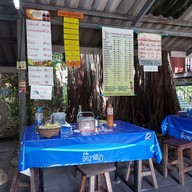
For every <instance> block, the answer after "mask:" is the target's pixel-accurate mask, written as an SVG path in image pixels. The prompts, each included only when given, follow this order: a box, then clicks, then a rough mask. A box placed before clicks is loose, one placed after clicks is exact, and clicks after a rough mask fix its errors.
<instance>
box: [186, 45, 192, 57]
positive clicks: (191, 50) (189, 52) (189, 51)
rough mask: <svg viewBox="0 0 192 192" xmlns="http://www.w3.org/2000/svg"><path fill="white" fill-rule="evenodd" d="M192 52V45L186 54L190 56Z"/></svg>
mask: <svg viewBox="0 0 192 192" xmlns="http://www.w3.org/2000/svg"><path fill="white" fill-rule="evenodd" d="M191 53H192V47H191V48H190V49H188V50H187V52H186V56H189V55H190V54H191Z"/></svg>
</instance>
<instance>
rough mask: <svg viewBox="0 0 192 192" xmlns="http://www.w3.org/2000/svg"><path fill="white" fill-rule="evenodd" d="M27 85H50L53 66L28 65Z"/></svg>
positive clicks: (51, 83)
mask: <svg viewBox="0 0 192 192" xmlns="http://www.w3.org/2000/svg"><path fill="white" fill-rule="evenodd" d="M28 75H29V85H52V86H53V67H36V66H29V67H28Z"/></svg>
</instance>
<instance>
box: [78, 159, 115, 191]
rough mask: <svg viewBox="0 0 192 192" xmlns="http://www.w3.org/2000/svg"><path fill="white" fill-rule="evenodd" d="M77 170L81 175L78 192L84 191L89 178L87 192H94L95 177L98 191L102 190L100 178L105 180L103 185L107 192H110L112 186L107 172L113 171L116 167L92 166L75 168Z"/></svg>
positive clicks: (103, 164)
mask: <svg viewBox="0 0 192 192" xmlns="http://www.w3.org/2000/svg"><path fill="white" fill-rule="evenodd" d="M77 168H78V170H79V171H80V172H81V173H82V175H83V177H82V182H81V188H80V192H84V191H85V187H86V180H87V178H88V177H90V185H89V192H95V177H96V176H97V181H98V185H97V186H98V191H100V189H101V188H102V186H101V176H102V175H103V176H104V178H105V183H106V187H107V191H108V192H112V191H113V190H112V185H111V180H110V175H109V172H111V171H115V170H116V167H115V165H113V164H105V163H102V164H92V165H81V166H77Z"/></svg>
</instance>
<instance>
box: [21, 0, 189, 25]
mask: <svg viewBox="0 0 192 192" xmlns="http://www.w3.org/2000/svg"><path fill="white" fill-rule="evenodd" d="M148 1H149V2H150V1H151V2H152V1H155V0H148ZM148 6H149V5H148ZM22 7H23V8H34V9H40V10H42V9H43V10H49V11H57V10H64V11H74V12H82V13H83V14H84V15H86V16H92V17H100V18H108V19H117V20H123V21H132V22H134V21H136V20H137V19H138V18H137V17H135V16H132V15H126V16H125V15H122V14H115V13H106V12H101V11H93V10H91V11H89V10H82V9H72V8H64V7H59V6H50V5H45V4H35V3H22ZM145 9H146V8H145ZM140 21H141V22H150V23H157V24H167V25H169V24H170V25H175V26H178V25H179V26H185V27H192V22H188V21H177V20H174V19H169V18H164V17H163V18H162V17H161V18H160V17H159V18H158V17H154V16H150V17H149V16H144V17H141V18H140Z"/></svg>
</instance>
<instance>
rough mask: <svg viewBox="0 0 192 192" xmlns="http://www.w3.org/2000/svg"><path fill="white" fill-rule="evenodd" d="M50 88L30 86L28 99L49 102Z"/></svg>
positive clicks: (50, 96)
mask: <svg viewBox="0 0 192 192" xmlns="http://www.w3.org/2000/svg"><path fill="white" fill-rule="evenodd" d="M51 98H52V86H42V85H31V94H30V99H39V100H51Z"/></svg>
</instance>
